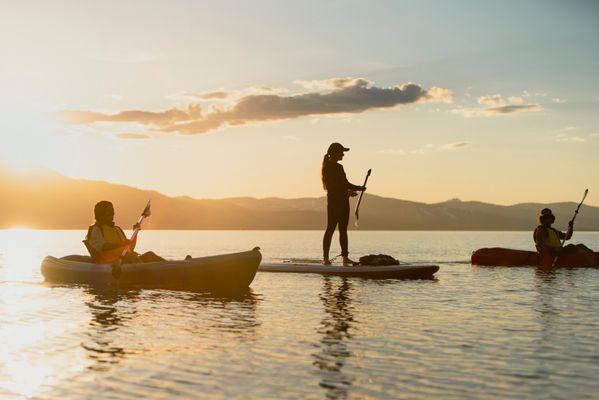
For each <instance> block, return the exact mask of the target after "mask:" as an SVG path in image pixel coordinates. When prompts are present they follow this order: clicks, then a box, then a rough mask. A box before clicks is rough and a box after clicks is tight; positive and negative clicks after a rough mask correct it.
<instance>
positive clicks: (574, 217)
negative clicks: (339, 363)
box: [551, 189, 589, 267]
mask: <svg viewBox="0 0 599 400" xmlns="http://www.w3.org/2000/svg"><path fill="white" fill-rule="evenodd" d="M588 193H589V189H585V191H584V195H583V196H582V200H580V203H578V207H576V210H575V211H574V216H573V217H572V219H571V220H570V223H571V224H572V225H573V224H574V220H575V219H576V216H577V215H578V211H580V207H581V206H582V203H584V199H586V198H587V194H588ZM568 229H569V226H568ZM566 236H567V235H566ZM566 240H567V239H566V237H564V238H563V239H562V247H564V244H565V243H566ZM556 262H557V256H555V257H554V258H553V262H552V263H551V266H552V267H555V263H556Z"/></svg>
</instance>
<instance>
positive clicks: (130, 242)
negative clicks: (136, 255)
mask: <svg viewBox="0 0 599 400" xmlns="http://www.w3.org/2000/svg"><path fill="white" fill-rule="evenodd" d="M119 229H121V228H119ZM135 229H139V230H141V225H139V224H135V225H133V230H134V231H135ZM121 232H123V230H122V229H121ZM123 236H125V232H123ZM125 237H127V236H125ZM127 244H128V245H129V251H130V252H132V253H133V251H135V246H136V245H137V235H136V236H135V237H134V238H133V240H127Z"/></svg>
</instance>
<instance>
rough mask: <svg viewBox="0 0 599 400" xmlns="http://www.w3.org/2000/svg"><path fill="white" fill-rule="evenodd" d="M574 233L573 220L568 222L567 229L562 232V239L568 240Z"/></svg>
mask: <svg viewBox="0 0 599 400" xmlns="http://www.w3.org/2000/svg"><path fill="white" fill-rule="evenodd" d="M573 233H574V221H570V222H568V231H567V232H566V233H565V234H564V237H563V238H562V239H566V240H570V239H571V238H572V234H573Z"/></svg>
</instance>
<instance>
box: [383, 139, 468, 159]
mask: <svg viewBox="0 0 599 400" xmlns="http://www.w3.org/2000/svg"><path fill="white" fill-rule="evenodd" d="M468 147H470V143H468V142H455V143H446V144H440V145H434V144H430V143H429V144H425V145H423V146H420V147H418V148H415V149H412V150H404V149H401V148H388V149H383V150H379V153H381V154H388V155H391V156H405V155H424V154H429V153H440V152H445V151H453V150H459V149H465V148H468Z"/></svg>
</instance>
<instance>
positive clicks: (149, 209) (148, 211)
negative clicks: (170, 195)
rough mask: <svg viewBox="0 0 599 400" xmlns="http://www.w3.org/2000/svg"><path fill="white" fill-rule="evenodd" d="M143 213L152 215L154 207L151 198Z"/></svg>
mask: <svg viewBox="0 0 599 400" xmlns="http://www.w3.org/2000/svg"><path fill="white" fill-rule="evenodd" d="M141 215H143V216H144V217H149V216H150V215H152V207H151V204H150V200H148V204H147V205H146V208H144V210H143V212H142V213H141Z"/></svg>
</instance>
